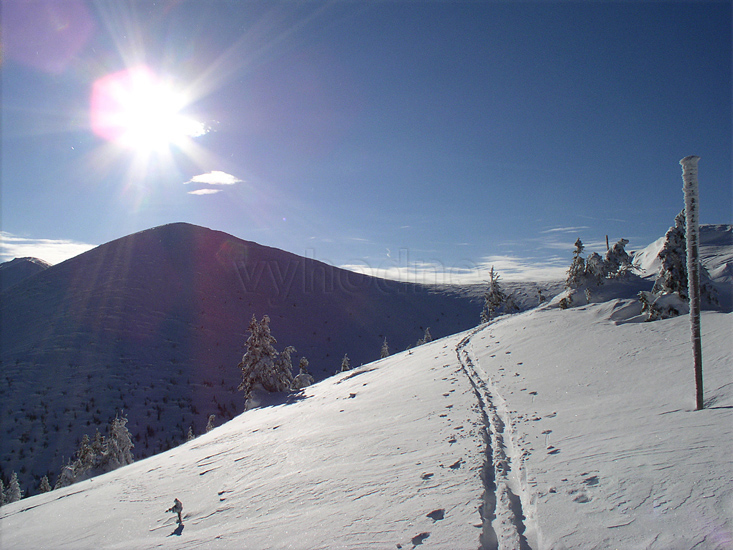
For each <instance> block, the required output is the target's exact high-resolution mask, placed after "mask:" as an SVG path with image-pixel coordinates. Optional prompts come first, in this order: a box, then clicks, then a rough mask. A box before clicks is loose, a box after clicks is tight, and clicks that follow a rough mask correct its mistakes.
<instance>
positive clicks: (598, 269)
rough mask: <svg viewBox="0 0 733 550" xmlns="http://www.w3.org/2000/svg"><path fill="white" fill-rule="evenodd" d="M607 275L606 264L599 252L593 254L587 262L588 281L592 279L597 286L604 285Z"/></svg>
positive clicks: (586, 273)
mask: <svg viewBox="0 0 733 550" xmlns="http://www.w3.org/2000/svg"><path fill="white" fill-rule="evenodd" d="M606 274H607V269H606V263H605V262H604V261H603V258H601V256H600V255H599V254H598V253H597V252H593V254H591V255H590V256H588V259H587V260H586V262H585V276H586V279H590V280H591V281H592V282H593V283H594V284H596V285H602V284H603V279H605V278H606Z"/></svg>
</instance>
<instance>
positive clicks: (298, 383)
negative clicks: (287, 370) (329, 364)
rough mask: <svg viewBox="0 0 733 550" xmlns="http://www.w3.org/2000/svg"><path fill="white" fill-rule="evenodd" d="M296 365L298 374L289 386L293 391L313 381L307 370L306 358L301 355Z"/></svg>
mask: <svg viewBox="0 0 733 550" xmlns="http://www.w3.org/2000/svg"><path fill="white" fill-rule="evenodd" d="M298 367H299V371H300V372H298V375H297V376H296V377H295V378H293V384H292V386H291V389H292V390H293V391H299V390H302V389H303V388H306V387H308V386H310V385H311V384H313V383H314V382H315V380H314V379H313V377H312V376H311V375H310V373H309V372H308V359H306V358H305V357H301V358H300V363H299V365H298Z"/></svg>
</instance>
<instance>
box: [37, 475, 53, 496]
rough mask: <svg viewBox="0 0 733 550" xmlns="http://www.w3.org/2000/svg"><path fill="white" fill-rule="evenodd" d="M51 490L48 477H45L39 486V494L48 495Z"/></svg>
mask: <svg viewBox="0 0 733 550" xmlns="http://www.w3.org/2000/svg"><path fill="white" fill-rule="evenodd" d="M50 490H51V484H50V483H49V482H48V477H47V476H43V477H42V478H41V482H40V483H39V484H38V492H39V493H48V492H49V491H50Z"/></svg>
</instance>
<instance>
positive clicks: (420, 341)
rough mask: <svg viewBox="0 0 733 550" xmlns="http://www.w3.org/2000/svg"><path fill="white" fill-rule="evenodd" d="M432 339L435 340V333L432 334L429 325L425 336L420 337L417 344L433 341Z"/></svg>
mask: <svg viewBox="0 0 733 550" xmlns="http://www.w3.org/2000/svg"><path fill="white" fill-rule="evenodd" d="M432 341H433V335H432V334H430V327H428V328H426V329H425V334H424V335H423V337H422V338H420V339H419V340H418V341H417V344H415V345H417V346H422V345H423V344H427V343H428V342H432Z"/></svg>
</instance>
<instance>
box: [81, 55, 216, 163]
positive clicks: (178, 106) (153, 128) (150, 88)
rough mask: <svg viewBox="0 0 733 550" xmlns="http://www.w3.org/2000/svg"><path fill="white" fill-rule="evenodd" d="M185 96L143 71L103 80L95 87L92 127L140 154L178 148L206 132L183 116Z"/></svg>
mask: <svg viewBox="0 0 733 550" xmlns="http://www.w3.org/2000/svg"><path fill="white" fill-rule="evenodd" d="M189 103H190V100H189V98H188V97H187V96H186V94H185V93H183V92H181V91H180V90H177V89H175V88H174V87H173V86H172V85H171V84H170V83H168V82H166V81H165V80H163V79H161V78H160V77H158V76H157V75H156V74H155V73H153V71H152V70H150V68H148V67H147V66H138V67H134V68H130V69H126V70H124V71H120V72H117V73H113V74H110V75H107V76H105V77H103V78H101V79H99V80H97V81H96V82H95V83H94V86H93V88H92V99H91V125H92V130H93V131H94V133H95V134H97V135H98V136H100V137H103V138H105V139H107V140H109V141H112V142H114V143H116V144H118V145H120V146H122V147H125V148H129V149H132V150H135V151H138V152H142V153H150V152H163V151H167V150H169V149H170V148H171V147H172V146H176V147H179V148H182V147H184V146H185V144H186V142H187V141H188V140H190V139H191V138H194V137H198V136H201V135H203V134H205V133H206V126H205V125H204V124H203V123H202V122H199V121H197V120H194V119H193V118H191V117H189V116H186V115H184V114H182V113H181V111H182V110H183V109H184V108H185V107H186V106H187V105H188V104H189Z"/></svg>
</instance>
